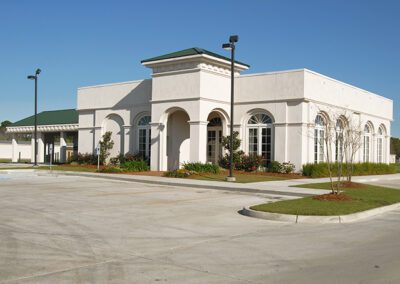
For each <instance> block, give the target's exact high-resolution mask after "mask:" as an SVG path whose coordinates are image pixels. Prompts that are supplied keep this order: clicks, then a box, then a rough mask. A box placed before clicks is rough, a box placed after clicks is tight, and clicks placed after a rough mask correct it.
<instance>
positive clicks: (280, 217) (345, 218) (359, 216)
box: [239, 202, 400, 224]
mask: <svg viewBox="0 0 400 284" xmlns="http://www.w3.org/2000/svg"><path fill="white" fill-rule="evenodd" d="M399 208H400V202H399V203H395V204H392V205H388V206H382V207H378V208H373V209H370V210H366V211H361V212H357V213H354V214H348V215H342V216H339V215H338V216H305V215H290V214H279V213H270V212H262V211H256V210H252V209H250V208H249V207H243V209H242V210H240V211H239V213H240V214H242V215H244V216H248V217H254V218H259V219H265V220H270V221H280V222H289V223H306V224H332V223H352V222H358V221H361V220H363V219H367V218H370V217H375V216H377V215H380V214H383V213H385V212H389V211H392V210H396V209H399Z"/></svg>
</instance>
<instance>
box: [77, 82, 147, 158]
mask: <svg viewBox="0 0 400 284" xmlns="http://www.w3.org/2000/svg"><path fill="white" fill-rule="evenodd" d="M151 92H152V85H151V80H142V81H134V82H126V83H117V84H108V85H99V86H93V87H84V88H80V89H78V94H77V110H78V112H79V146H78V149H79V152H81V153H92V152H93V151H94V150H95V148H96V147H97V145H98V142H99V141H100V139H101V137H102V135H103V134H104V133H105V132H106V131H112V132H113V136H112V139H113V140H115V141H117V140H118V147H116V148H115V150H116V151H115V153H114V152H113V155H118V154H120V153H127V152H136V151H137V148H138V141H137V139H135V137H136V136H137V135H136V132H137V127H136V123H137V121H138V119H139V117H141V116H142V115H150V112H151V108H150V100H151ZM117 148H118V149H117Z"/></svg>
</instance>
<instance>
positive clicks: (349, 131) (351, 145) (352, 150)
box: [343, 116, 363, 182]
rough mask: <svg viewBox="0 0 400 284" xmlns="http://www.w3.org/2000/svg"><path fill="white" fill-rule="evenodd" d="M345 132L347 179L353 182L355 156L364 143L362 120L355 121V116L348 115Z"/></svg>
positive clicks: (344, 145)
mask: <svg viewBox="0 0 400 284" xmlns="http://www.w3.org/2000/svg"><path fill="white" fill-rule="evenodd" d="M343 134H344V135H343V149H344V155H345V159H346V175H347V181H348V182H351V178H352V176H353V170H354V158H355V156H356V154H357V153H358V151H359V150H360V148H361V146H362V144H363V142H362V128H361V121H360V120H358V121H355V119H354V118H353V116H347V123H346V124H345V126H344V132H343Z"/></svg>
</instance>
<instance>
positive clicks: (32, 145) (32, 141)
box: [31, 133, 35, 163]
mask: <svg viewBox="0 0 400 284" xmlns="http://www.w3.org/2000/svg"><path fill="white" fill-rule="evenodd" d="M34 162H35V136H34V134H33V133H32V138H31V163H34Z"/></svg>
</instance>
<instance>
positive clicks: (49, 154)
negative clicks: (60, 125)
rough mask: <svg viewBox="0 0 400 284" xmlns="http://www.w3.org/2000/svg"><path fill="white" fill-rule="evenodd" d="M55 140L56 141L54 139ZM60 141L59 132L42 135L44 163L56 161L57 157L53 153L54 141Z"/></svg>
mask: <svg viewBox="0 0 400 284" xmlns="http://www.w3.org/2000/svg"><path fill="white" fill-rule="evenodd" d="M56 140H57V141H56ZM56 142H58V144H59V142H60V134H58V133H46V134H45V135H44V162H45V163H46V164H49V163H50V160H51V162H52V163H55V162H58V160H59V157H58V156H56V155H55V152H56V151H55V143H56Z"/></svg>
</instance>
